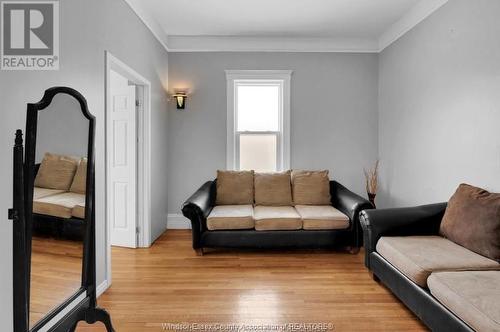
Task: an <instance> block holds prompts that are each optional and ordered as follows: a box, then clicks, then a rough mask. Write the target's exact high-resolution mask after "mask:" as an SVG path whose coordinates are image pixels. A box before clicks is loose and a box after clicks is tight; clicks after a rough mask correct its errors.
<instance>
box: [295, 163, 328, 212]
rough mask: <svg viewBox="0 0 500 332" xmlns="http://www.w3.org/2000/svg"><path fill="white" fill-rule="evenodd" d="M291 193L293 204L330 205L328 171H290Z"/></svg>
mask: <svg viewBox="0 0 500 332" xmlns="http://www.w3.org/2000/svg"><path fill="white" fill-rule="evenodd" d="M292 194H293V203H294V204H295V205H330V204H332V203H331V198H330V178H329V177H328V171H327V170H325V171H297V170H293V171H292Z"/></svg>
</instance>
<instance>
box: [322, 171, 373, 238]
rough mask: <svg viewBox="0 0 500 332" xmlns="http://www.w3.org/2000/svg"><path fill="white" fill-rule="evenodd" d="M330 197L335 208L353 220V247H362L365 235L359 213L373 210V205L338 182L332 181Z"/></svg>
mask: <svg viewBox="0 0 500 332" xmlns="http://www.w3.org/2000/svg"><path fill="white" fill-rule="evenodd" d="M330 195H331V197H332V205H333V207H334V208H336V209H337V210H339V211H341V212H342V213H344V214H345V215H347V216H348V217H349V219H350V220H351V224H352V228H353V231H354V236H355V238H354V243H353V245H354V246H355V247H361V245H362V241H363V237H362V236H363V234H362V232H361V226H360V224H359V213H360V212H361V211H363V210H367V209H373V208H374V207H373V205H372V203H370V201H368V200H367V199H365V198H363V197H361V196H359V195H358V194H355V193H353V192H352V191H350V190H349V189H347V188H346V187H344V186H343V185H341V184H340V183H338V182H337V181H330Z"/></svg>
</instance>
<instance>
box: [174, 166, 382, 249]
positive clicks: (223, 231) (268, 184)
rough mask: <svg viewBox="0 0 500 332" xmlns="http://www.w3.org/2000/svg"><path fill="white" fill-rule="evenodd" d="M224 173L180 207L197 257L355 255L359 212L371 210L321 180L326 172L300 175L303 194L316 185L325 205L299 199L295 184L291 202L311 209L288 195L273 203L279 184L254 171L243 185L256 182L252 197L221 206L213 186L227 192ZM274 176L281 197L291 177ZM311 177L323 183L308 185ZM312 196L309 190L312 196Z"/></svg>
mask: <svg viewBox="0 0 500 332" xmlns="http://www.w3.org/2000/svg"><path fill="white" fill-rule="evenodd" d="M289 173H290V172H288V174H289ZM223 174H224V173H219V175H218V180H213V181H208V182H206V183H205V184H203V185H202V186H201V187H200V188H199V189H198V190H197V191H196V192H195V193H194V194H193V195H192V196H191V197H189V198H188V199H187V200H186V202H185V203H184V204H183V206H182V213H183V214H184V216H185V217H187V218H188V219H189V220H190V221H191V226H192V237H193V244H192V245H193V249H195V250H196V252H197V253H198V254H199V255H201V254H203V249H204V248H261V249H272V248H289V249H294V248H344V249H345V248H347V250H349V251H350V252H351V253H357V252H358V251H359V247H360V246H362V241H363V240H362V232H361V228H360V225H359V213H360V211H362V210H364V209H371V208H373V206H372V204H371V203H370V202H369V201H367V200H366V199H364V198H362V197H360V196H358V195H357V194H355V193H353V192H351V191H350V190H348V189H347V188H346V187H344V186H343V185H341V184H340V183H338V182H336V181H330V180H329V179H328V175H327V173H326V177H325V173H321V174H319V173H314V172H312V173H311V172H309V173H308V172H305V173H304V172H303V173H301V175H302V176H303V177H302V180H304V181H305V184H306V187H307V188H306V192H304V191H303V192H302V193H303V194H306V193H307V190H312V191H315V190H316V188H318V190H320V189H319V188H320V187H323V191H327V193H326V194H327V197H328V201H327V202H325V201H324V199H320V198H315V199H313V200H312V201H308V197H307V194H306V195H305V196H304V195H303V196H302V197H299V190H300V188H299V187H298V186H296V187H295V188H296V190H295V195H294V198H295V199H296V201H297V202H299V203H302V204H306V203H311V205H300V204H294V202H293V200H292V199H291V196H290V194H287V195H288V198H287V199H285V200H284V201H283V200H281V199H279V198H278V199H276V195H277V194H276V192H279V191H280V190H278V189H276V188H275V183H276V186H279V184H277V183H278V182H279V181H278V180H276V179H275V178H274V177H275V175H274V174H259V173H255V177H254V175H253V173H252V174H251V175H249V174H247V176H248V179H249V180H248V181H254V180H252V177H254V178H255V186H253V182H251V183H252V187H253V188H254V189H255V195H254V194H253V190H254V189H249V191H250V192H252V193H251V194H249V197H250V198H249V199H250V200H249V201H241V200H239V201H236V203H239V204H237V205H220V204H218V203H221V202H220V199H219V198H218V192H217V191H218V187H219V191H220V192H219V195H220V196H223V195H226V194H227V192H226V190H224V189H223V188H222V187H221V186H220V183H219V184H218V181H220V177H221V176H222V175H223ZM309 175H310V177H308V176H309ZM276 176H278V177H282V179H283V181H281V183H282V184H281V186H282V188H284V189H285V190H283V191H284V192H285V193H286V192H287V190H288V188H287V185H286V184H287V181H288V182H291V183H290V186H291V187H293V184H292V182H293V180H292V178H294V177H293V176H291V177H290V175H288V176H289V178H290V180H287V179H288V178H287V177H286V176H287V175H286V174H285V173H281V174H277V175H276ZM315 176H316V178H318V177H322V179H323V180H321V181H323V182H322V183H320V182H318V184H317V186H316V184H315V183H312V184H310V183H307V181H309V180H310V179H312V178H314V177H315ZM296 178H297V179H298V178H299V177H298V176H297V177H296ZM275 180H276V181H275ZM273 181H274V182H273ZM296 181H297V182H299V180H296ZM313 181H314V180H313ZM325 181H326V182H325ZM249 183H250V182H249ZM236 185H237V190H236V191H235V192H236V194H231V195H229V196H228V198H229V199H230V200H231V199H232V197H234V195H238V193H240V192H244V189H241V188H240V187H241V183H237V184H236ZM238 186H240V187H238ZM223 191H224V192H223ZM290 191H291V189H290ZM315 194H317V193H315V192H311V196H314V195H315ZM323 194H325V192H323ZM269 195H270V196H269ZM318 199H319V200H318ZM321 200H323V201H321ZM218 201H219V202H218ZM230 203H235V202H230ZM241 203H245V204H243V205H242V204H241ZM312 204H315V205H312ZM273 205H276V206H273ZM219 217H220V218H219ZM224 217H229V218H225V219H224Z"/></svg>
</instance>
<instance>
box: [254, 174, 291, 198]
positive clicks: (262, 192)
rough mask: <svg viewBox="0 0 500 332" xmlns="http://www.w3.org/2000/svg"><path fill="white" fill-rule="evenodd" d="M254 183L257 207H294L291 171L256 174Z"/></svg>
mask: <svg viewBox="0 0 500 332" xmlns="http://www.w3.org/2000/svg"><path fill="white" fill-rule="evenodd" d="M254 183H255V204H256V205H267V206H290V205H292V184H291V171H286V172H282V173H255V181H254Z"/></svg>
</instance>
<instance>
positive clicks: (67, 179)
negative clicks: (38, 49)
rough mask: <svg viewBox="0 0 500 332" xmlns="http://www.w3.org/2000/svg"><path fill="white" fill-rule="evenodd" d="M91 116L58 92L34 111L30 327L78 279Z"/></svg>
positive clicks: (77, 283) (74, 287)
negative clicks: (49, 102) (35, 113)
mask: <svg viewBox="0 0 500 332" xmlns="http://www.w3.org/2000/svg"><path fill="white" fill-rule="evenodd" d="M88 134H89V121H88V119H87V118H85V116H84V115H83V113H82V111H81V109H80V104H79V103H78V101H77V100H76V99H74V98H73V97H72V96H70V95H67V94H62V93H61V94H58V95H56V96H55V97H54V99H53V100H52V102H51V104H50V105H49V106H48V107H47V108H46V109H43V110H41V111H39V112H38V125H37V138H36V158H35V182H34V188H33V220H32V227H33V228H32V253H31V272H30V275H31V286H30V328H32V327H33V326H34V325H35V324H36V323H37V322H38V321H40V320H41V319H42V318H43V317H45V316H47V314H49V313H50V311H52V310H53V309H55V308H56V307H58V306H59V305H60V304H62V303H63V302H65V301H66V300H67V299H68V298H69V297H71V296H72V295H73V294H74V293H75V292H76V291H78V290H79V288H80V286H81V282H82V263H83V239H84V229H85V227H84V226H85V201H86V199H85V196H86V191H87V188H86V185H87V149H88Z"/></svg>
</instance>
